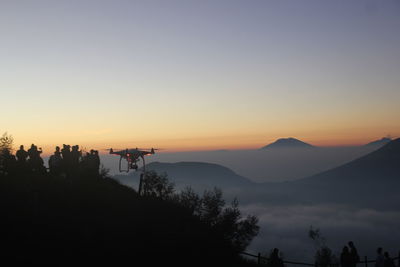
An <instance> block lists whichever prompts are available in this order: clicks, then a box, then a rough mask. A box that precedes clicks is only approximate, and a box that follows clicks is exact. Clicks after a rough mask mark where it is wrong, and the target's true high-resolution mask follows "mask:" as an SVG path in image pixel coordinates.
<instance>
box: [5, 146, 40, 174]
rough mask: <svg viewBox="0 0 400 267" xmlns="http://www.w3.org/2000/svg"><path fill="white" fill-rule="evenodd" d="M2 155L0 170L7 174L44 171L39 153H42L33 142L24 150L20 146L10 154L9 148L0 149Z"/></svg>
mask: <svg viewBox="0 0 400 267" xmlns="http://www.w3.org/2000/svg"><path fill="white" fill-rule="evenodd" d="M1 152H2V153H1V155H2V162H1V165H2V172H3V173H5V174H8V175H13V174H15V173H26V172H33V173H45V172H46V168H45V167H44V162H43V159H42V158H41V156H40V154H41V153H42V149H41V148H39V149H38V148H37V146H35V145H34V144H32V145H31V147H30V148H29V149H28V151H26V150H25V149H24V146H22V145H21V146H20V148H19V150H18V151H17V153H16V154H15V156H14V155H13V154H11V151H10V150H9V149H4V150H3V151H1Z"/></svg>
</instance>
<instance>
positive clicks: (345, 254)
mask: <svg viewBox="0 0 400 267" xmlns="http://www.w3.org/2000/svg"><path fill="white" fill-rule="evenodd" d="M347 244H348V246H344V247H343V250H342V254H340V265H341V266H342V267H355V266H356V265H357V263H358V262H359V261H360V256H359V255H358V251H357V249H356V247H355V246H354V243H353V242H352V241H350V242H349V243H347Z"/></svg>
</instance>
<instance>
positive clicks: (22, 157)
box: [15, 145, 28, 164]
mask: <svg viewBox="0 0 400 267" xmlns="http://www.w3.org/2000/svg"><path fill="white" fill-rule="evenodd" d="M15 155H16V156H17V161H18V163H20V164H25V163H26V159H27V158H28V152H26V151H25V149H24V146H23V145H21V146H20V147H19V150H18V151H17V153H16V154H15Z"/></svg>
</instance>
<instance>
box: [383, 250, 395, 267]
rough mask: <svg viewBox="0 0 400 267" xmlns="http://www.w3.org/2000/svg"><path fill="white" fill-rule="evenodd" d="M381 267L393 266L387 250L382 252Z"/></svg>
mask: <svg viewBox="0 0 400 267" xmlns="http://www.w3.org/2000/svg"><path fill="white" fill-rule="evenodd" d="M383 257H384V258H383V267H395V264H394V261H393V259H392V258H391V257H390V256H389V252H387V251H385V253H384V254H383Z"/></svg>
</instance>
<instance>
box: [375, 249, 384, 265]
mask: <svg viewBox="0 0 400 267" xmlns="http://www.w3.org/2000/svg"><path fill="white" fill-rule="evenodd" d="M382 251H383V249H382V248H381V247H379V248H378V249H377V250H376V254H377V255H376V262H375V267H384V256H383V254H382Z"/></svg>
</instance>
